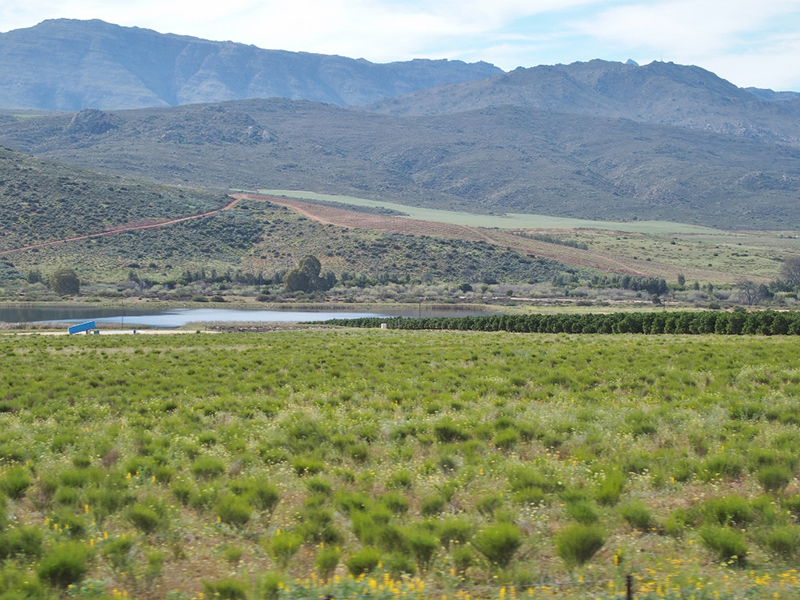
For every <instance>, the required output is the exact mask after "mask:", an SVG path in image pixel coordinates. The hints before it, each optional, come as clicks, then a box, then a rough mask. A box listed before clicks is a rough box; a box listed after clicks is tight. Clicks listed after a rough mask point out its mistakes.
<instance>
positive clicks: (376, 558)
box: [345, 547, 381, 577]
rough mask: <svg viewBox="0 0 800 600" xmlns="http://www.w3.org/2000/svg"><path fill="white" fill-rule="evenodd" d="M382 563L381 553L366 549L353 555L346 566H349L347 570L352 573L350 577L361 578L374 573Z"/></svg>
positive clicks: (373, 549)
mask: <svg viewBox="0 0 800 600" xmlns="http://www.w3.org/2000/svg"><path fill="white" fill-rule="evenodd" d="M380 562H381V553H380V552H378V551H377V550H376V549H375V548H369V547H366V548H362V549H361V551H359V552H356V553H355V554H352V555H351V556H350V558H348V559H347V561H346V562H345V564H346V565H347V570H348V571H349V572H350V575H352V576H353V577H359V576H360V575H364V574H365V573H369V572H370V571H373V570H374V569H375V568H376V567H377V566H378V563H380Z"/></svg>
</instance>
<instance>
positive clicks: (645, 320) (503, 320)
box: [328, 310, 800, 335]
mask: <svg viewBox="0 0 800 600" xmlns="http://www.w3.org/2000/svg"><path fill="white" fill-rule="evenodd" d="M381 323H386V324H387V326H388V327H389V328H390V329H452V330H460V331H511V332H518V333H642V334H651V335H653V334H664V333H689V334H709V333H714V334H719V335H800V311H793V312H776V311H772V310H764V311H757V312H744V311H734V312H719V311H693V312H689V311H674V312H673V311H669V312H667V311H665V312H650V313H645V312H642V313H610V314H562V315H543V314H537V315H493V316H486V317H421V318H412V317H392V318H381V317H367V318H361V319H336V320H333V321H328V324H332V325H339V326H343V327H380V325H381Z"/></svg>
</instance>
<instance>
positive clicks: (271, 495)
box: [246, 481, 281, 514]
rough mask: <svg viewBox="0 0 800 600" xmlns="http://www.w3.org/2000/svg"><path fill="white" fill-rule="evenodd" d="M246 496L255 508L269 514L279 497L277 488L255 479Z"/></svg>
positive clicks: (276, 504)
mask: <svg viewBox="0 0 800 600" xmlns="http://www.w3.org/2000/svg"><path fill="white" fill-rule="evenodd" d="M246 498H247V500H248V502H250V504H252V505H253V506H254V507H255V508H257V509H258V510H262V511H265V512H267V513H269V514H272V512H273V511H274V510H275V507H276V506H278V502H280V499H281V497H280V493H279V492H278V488H276V487H275V486H274V485H272V484H271V483H268V482H266V481H256V482H255V483H254V484H253V486H252V487H251V488H250V491H249V492H248V493H247V494H246Z"/></svg>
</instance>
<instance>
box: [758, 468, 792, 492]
mask: <svg viewBox="0 0 800 600" xmlns="http://www.w3.org/2000/svg"><path fill="white" fill-rule="evenodd" d="M792 477H794V473H792V470H791V469H790V468H789V467H787V466H784V465H770V466H767V467H763V468H762V469H759V471H758V473H757V474H756V478H757V479H758V483H760V484H761V487H763V488H764V491H767V492H772V493H775V492H780V491H781V490H782V489H783V488H785V487H786V486H787V485H789V483H790V482H791V481H792Z"/></svg>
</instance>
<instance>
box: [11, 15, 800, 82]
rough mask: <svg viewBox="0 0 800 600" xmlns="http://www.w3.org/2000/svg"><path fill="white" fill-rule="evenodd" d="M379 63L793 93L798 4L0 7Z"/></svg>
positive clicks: (799, 55) (23, 22)
mask: <svg viewBox="0 0 800 600" xmlns="http://www.w3.org/2000/svg"><path fill="white" fill-rule="evenodd" d="M61 17H70V18H76V19H91V18H98V19H103V20H105V21H109V22H111V23H117V24H119V25H127V26H139V27H147V28H150V29H155V30H156V31H160V32H163V33H180V34H185V35H193V36H197V37H202V38H207V39H213V40H232V41H236V42H243V43H247V44H254V45H256V46H259V47H261V48H274V49H283V50H294V51H306V52H320V53H325V54H340V55H343V56H350V57H353V58H361V57H363V58H366V59H368V60H371V61H375V62H389V61H394V60H408V59H411V58H450V59H460V60H466V61H470V62H473V61H478V60H485V61H487V62H491V63H494V64H496V65H497V66H499V67H501V68H503V69H506V70H510V69H514V68H516V67H518V66H523V67H532V66H536V65H540V64H556V63H570V62H574V61H585V60H591V59H593V58H602V59H606V60H619V61H625V60H627V59H629V58H631V59H633V60H635V61H637V62H639V63H640V64H645V63H649V62H651V61H653V60H665V61H673V62H676V63H681V64H692V65H698V66H700V67H703V68H705V69H709V70H710V71H713V72H715V73H716V74H718V75H719V76H721V77H724V78H725V79H728V80H729V81H731V82H733V83H735V84H736V85H739V86H742V87H748V86H755V87H764V88H772V89H775V90H794V91H800V0H758V1H757V2H756V0H725V1H724V2H723V1H722V0H650V1H644V0H628V1H625V0H290V1H287V0H280V1H278V0H224V1H222V2H221V1H220V0H214V1H209V0H168V1H165V0H125V1H120V0H3V1H2V2H0V30H1V31H8V30H11V29H18V28H22V27H30V26H32V25H35V24H36V23H38V22H40V21H42V20H44V19H51V18H61Z"/></svg>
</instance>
